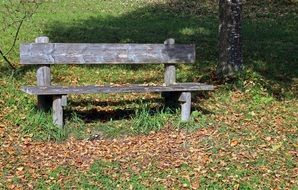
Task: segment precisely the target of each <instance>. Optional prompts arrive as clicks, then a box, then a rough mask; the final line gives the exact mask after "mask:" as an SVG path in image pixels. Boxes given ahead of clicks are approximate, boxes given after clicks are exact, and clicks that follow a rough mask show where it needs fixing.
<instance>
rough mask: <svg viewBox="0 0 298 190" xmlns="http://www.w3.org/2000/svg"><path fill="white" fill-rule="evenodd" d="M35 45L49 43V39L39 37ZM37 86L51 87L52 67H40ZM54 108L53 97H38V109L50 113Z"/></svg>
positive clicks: (37, 73) (37, 74)
mask: <svg viewBox="0 0 298 190" xmlns="http://www.w3.org/2000/svg"><path fill="white" fill-rule="evenodd" d="M35 43H38V44H42V43H49V38H48V37H46V36H42V37H38V38H36V39H35ZM36 80H37V81H36V83H37V86H51V68H50V65H39V67H38V68H37V71H36ZM51 106H52V97H51V96H37V107H38V109H40V110H43V111H49V110H50V108H51Z"/></svg>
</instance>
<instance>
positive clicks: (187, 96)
mask: <svg viewBox="0 0 298 190" xmlns="http://www.w3.org/2000/svg"><path fill="white" fill-rule="evenodd" d="M179 101H180V102H182V104H181V121H189V119H190V111H191V92H182V93H181V96H180V98H179Z"/></svg>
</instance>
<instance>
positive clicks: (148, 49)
mask: <svg viewBox="0 0 298 190" xmlns="http://www.w3.org/2000/svg"><path fill="white" fill-rule="evenodd" d="M20 62H21V64H27V65H35V64H147V63H155V64H162V63H174V64H176V63H194V62H195V46H194V45H178V44H175V45H171V46H169V45H166V44H87V43H47V44H42V43H40V44H36V43H31V44H21V47H20Z"/></svg>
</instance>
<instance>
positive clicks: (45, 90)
mask: <svg viewBox="0 0 298 190" xmlns="http://www.w3.org/2000/svg"><path fill="white" fill-rule="evenodd" d="M213 89H214V87H213V86H212V85H207V84H202V83H179V84H174V85H169V86H162V85H158V86H147V85H137V84H131V85H125V86H77V87H67V86H49V87H39V86H24V87H22V88H21V90H22V91H24V92H26V93H28V94H31V95H66V94H94V93H127V92H136V93H146V92H185V91H206V90H213Z"/></svg>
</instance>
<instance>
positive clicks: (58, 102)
mask: <svg viewBox="0 0 298 190" xmlns="http://www.w3.org/2000/svg"><path fill="white" fill-rule="evenodd" d="M53 123H54V125H57V126H58V127H63V107H62V96H61V95H59V96H58V95H57V96H54V97H53Z"/></svg>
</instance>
